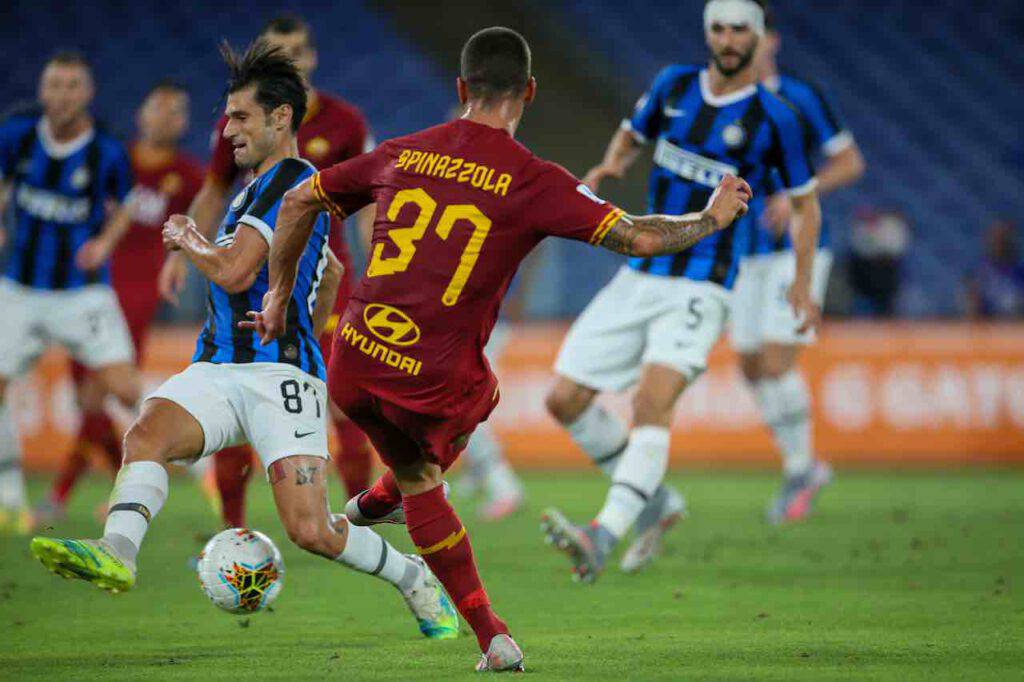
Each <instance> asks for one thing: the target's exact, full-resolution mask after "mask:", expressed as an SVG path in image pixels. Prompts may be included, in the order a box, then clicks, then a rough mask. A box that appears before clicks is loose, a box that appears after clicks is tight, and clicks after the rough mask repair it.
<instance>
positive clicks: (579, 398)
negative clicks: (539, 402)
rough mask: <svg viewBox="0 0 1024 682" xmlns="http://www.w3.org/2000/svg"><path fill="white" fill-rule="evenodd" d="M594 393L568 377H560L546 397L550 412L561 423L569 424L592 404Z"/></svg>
mask: <svg viewBox="0 0 1024 682" xmlns="http://www.w3.org/2000/svg"><path fill="white" fill-rule="evenodd" d="M593 398H594V394H593V391H590V389H586V388H584V387H582V386H580V385H579V384H576V383H574V382H572V381H569V380H568V379H559V380H558V381H557V382H556V383H555V385H554V386H552V387H551V390H550V391H548V394H547V396H546V397H545V399H544V406H545V407H546V408H547V410H548V414H550V415H551V416H552V417H554V418H555V419H556V420H557V421H558V422H559V423H561V424H564V425H568V424H571V423H573V422H574V421H576V419H577V418H578V417H579V416H580V414H581V413H582V412H583V410H585V409H586V408H587V406H588V405H590V402H591V400H593Z"/></svg>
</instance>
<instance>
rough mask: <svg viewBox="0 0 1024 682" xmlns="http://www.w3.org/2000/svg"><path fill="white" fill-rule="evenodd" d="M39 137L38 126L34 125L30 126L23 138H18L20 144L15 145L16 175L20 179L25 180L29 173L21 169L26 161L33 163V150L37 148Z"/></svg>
mask: <svg viewBox="0 0 1024 682" xmlns="http://www.w3.org/2000/svg"><path fill="white" fill-rule="evenodd" d="M38 139H39V133H37V132H36V127H35V126H32V127H31V128H29V129H28V130H27V131H26V132H25V134H24V135H22V137H21V139H20V140H18V144H16V145H15V149H16V150H17V151H16V152H15V153H14V175H15V177H17V178H18V179H19V180H24V178H25V175H27V173H25V172H23V171H21V170H20V169H21V168H22V165H23V164H25V163H31V160H32V150H33V149H35V146H36V141H37V140H38Z"/></svg>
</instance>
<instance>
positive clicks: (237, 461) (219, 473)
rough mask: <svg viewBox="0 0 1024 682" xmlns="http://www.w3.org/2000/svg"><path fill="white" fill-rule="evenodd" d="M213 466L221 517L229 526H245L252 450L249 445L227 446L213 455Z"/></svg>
mask: <svg viewBox="0 0 1024 682" xmlns="http://www.w3.org/2000/svg"><path fill="white" fill-rule="evenodd" d="M213 467H214V468H213V471H214V474H215V475H216V479H217V492H219V493H220V503H221V518H222V519H223V520H224V523H225V524H227V526H228V527H229V528H245V488H246V485H247V484H248V483H249V477H250V476H251V475H252V450H250V449H249V446H248V445H238V446H236V447H233V448H225V449H223V450H221V451H220V452H218V453H217V454H215V455H214V456H213Z"/></svg>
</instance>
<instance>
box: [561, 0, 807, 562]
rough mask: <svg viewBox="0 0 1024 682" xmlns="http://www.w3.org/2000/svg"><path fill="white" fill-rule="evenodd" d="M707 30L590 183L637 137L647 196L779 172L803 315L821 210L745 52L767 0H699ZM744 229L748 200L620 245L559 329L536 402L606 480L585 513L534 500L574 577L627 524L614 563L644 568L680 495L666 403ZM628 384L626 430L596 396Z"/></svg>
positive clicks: (614, 173)
mask: <svg viewBox="0 0 1024 682" xmlns="http://www.w3.org/2000/svg"><path fill="white" fill-rule="evenodd" d="M704 30H705V38H706V40H707V44H708V47H709V49H710V51H711V58H710V60H709V63H708V64H706V65H696V66H681V65H676V66H669V67H667V68H666V69H664V70H663V71H662V72H661V73H660V74H659V75H658V76H657V78H656V79H655V81H654V83H653V85H652V86H651V88H650V90H649V91H648V92H647V93H646V94H645V95H644V96H643V97H641V98H640V101H639V102H638V103H637V106H636V111H635V112H634V113H633V115H632V117H631V118H629V119H627V120H626V121H624V122H623V125H622V127H621V128H620V129H619V130H618V131H617V132H616V133H615V135H614V137H613V138H612V141H611V144H610V145H609V147H608V150H607V151H606V153H605V157H604V160H603V161H602V162H601V164H600V165H599V166H597V167H596V168H594V169H593V170H591V171H590V173H589V174H588V177H587V180H588V183H589V184H590V185H591V187H592V188H596V187H597V185H598V183H599V182H600V181H601V180H602V179H603V178H605V177H608V176H611V177H619V176H621V175H622V174H623V173H625V171H626V169H627V168H628V167H629V166H630V164H631V163H632V162H633V161H635V160H636V158H637V157H638V155H639V152H640V149H641V147H642V146H643V145H644V144H645V143H647V142H653V143H654V145H655V149H654V169H653V171H652V172H651V181H650V194H649V202H650V209H651V210H652V211H658V212H661V211H664V212H666V213H686V212H687V211H692V210H695V209H696V208H698V207H700V206H702V205H704V203H705V202H706V201H707V198H708V196H709V195H710V194H711V192H712V191H713V190H714V188H715V185H716V184H717V183H718V181H719V179H720V178H721V177H722V176H723V175H729V174H737V175H740V176H741V177H743V178H744V179H746V180H747V181H748V182H749V183H750V184H751V186H752V187H754V196H755V198H756V197H758V196H764V195H765V194H766V192H767V186H768V182H769V180H770V179H771V177H772V174H773V173H777V174H778V176H779V181H780V183H781V188H782V191H784V192H785V193H786V194H787V195H788V196H789V198H790V200H791V201H792V203H793V219H792V221H791V226H790V228H791V230H792V233H793V248H794V252H795V261H796V265H795V268H796V274H795V279H794V280H793V283H792V286H791V287H790V288H789V290H788V292H787V294H786V296H787V299H788V301H789V304H790V305H791V306H792V307H793V311H794V312H793V315H794V319H796V320H798V321H799V322H798V324H799V325H800V326H801V327H804V328H809V327H811V326H812V325H813V324H815V322H816V319H817V315H818V311H817V306H816V305H815V303H814V299H813V297H812V295H811V273H812V264H813V260H814V251H815V246H816V244H817V240H818V229H819V225H820V222H821V214H820V208H819V205H818V197H817V192H816V190H815V184H816V181H815V178H814V173H813V170H812V166H811V162H810V159H809V157H808V153H807V150H806V147H805V142H804V129H803V122H802V120H801V119H800V116H799V114H798V113H797V112H796V111H795V110H794V109H793V108H792V107H791V106H790V105H789V104H788V103H786V102H784V101H783V100H781V99H780V98H779V97H777V96H776V95H775V94H773V93H772V92H771V91H769V90H768V89H767V88H765V87H763V86H761V85H759V84H758V74H757V71H756V70H755V68H754V65H753V57H754V52H755V50H756V48H757V44H758V41H759V39H760V38H761V37H762V35H763V34H764V7H763V6H762V4H761V3H760V2H755V1H754V0H712V1H711V2H708V3H707V5H706V6H705V9H704ZM754 232H755V226H754V224H753V218H752V216H750V215H748V216H746V217H745V218H744V219H743V220H740V221H738V222H737V223H736V224H735V225H734V226H733V227H732V228H731V229H729V230H725V231H723V232H721V233H718V234H715V235H713V236H711V237H709V238H708V239H705V240H703V241H701V242H700V243H698V244H697V245H696V246H695V247H694V248H693V249H690V250H689V251H687V252H685V253H682V254H678V255H674V256H664V257H656V258H633V259H631V260H630V261H629V263H628V265H626V266H625V267H623V268H622V269H621V270H620V271H619V273H618V274H617V275H616V276H615V278H614V279H613V280H612V281H611V282H610V283H609V284H608V285H606V286H605V288H604V289H603V290H602V291H601V292H600V293H598V295H597V297H596V298H595V299H594V300H593V301H591V303H590V305H588V306H587V308H586V310H584V311H583V313H582V314H581V315H580V317H579V318H578V319H577V320H576V322H575V323H574V324H573V326H572V328H571V329H570V330H569V333H568V335H567V336H566V338H565V341H564V343H563V345H562V349H561V351H560V352H559V355H558V359H557V362H556V364H555V371H556V373H557V374H558V380H557V382H556V384H555V386H554V388H553V389H552V390H551V393H550V394H549V395H548V399H547V405H548V409H549V410H550V412H551V414H552V415H554V417H555V418H556V419H557V420H558V421H559V422H560V423H561V424H562V425H563V426H565V428H566V429H567V430H568V431H569V434H570V435H571V437H572V439H573V440H574V441H575V442H576V444H577V445H579V446H580V448H581V449H583V450H584V452H586V453H587V454H588V455H589V456H590V457H591V458H592V459H593V460H594V461H595V462H597V463H598V464H599V465H600V466H601V468H602V469H603V470H604V471H605V472H606V473H608V475H609V476H610V477H611V480H612V484H611V487H610V489H609V490H608V495H607V498H606V500H605V503H604V506H603V507H602V508H601V510H600V512H599V513H598V514H597V516H596V517H595V519H594V521H593V523H591V524H589V525H588V526H587V527H586V528H580V527H577V526H575V525H574V524H571V523H569V521H568V520H567V519H566V518H565V517H564V516H563V515H562V514H561V513H559V512H558V510H554V509H553V510H550V511H549V512H548V513H547V514H546V515H545V520H544V525H545V529H546V532H547V536H548V539H549V540H551V541H553V543H554V545H555V546H556V547H559V548H560V549H563V550H565V551H566V552H567V553H568V554H569V556H570V559H571V561H572V563H573V569H574V572H575V577H576V578H577V579H579V580H582V581H584V582H590V581H592V580H594V579H595V578H596V577H597V575H598V574H599V573H600V572H601V570H602V569H603V567H604V564H605V561H606V559H607V557H608V555H609V554H610V553H611V551H612V549H613V548H614V547H615V545H616V544H617V543H618V542H619V540H620V539H622V537H623V536H624V535H625V534H626V533H627V532H628V531H629V530H630V528H631V527H634V526H636V527H635V530H636V531H637V539H636V540H635V541H634V543H633V545H632V546H631V547H630V548H629V549H628V550H627V551H626V553H625V555H624V556H623V560H622V565H621V568H622V569H623V570H625V571H635V570H638V569H640V568H642V567H643V566H644V565H646V564H647V563H648V562H649V561H650V560H651V558H652V557H653V556H655V553H656V550H657V547H658V544H659V541H660V538H661V535H662V534H663V533H664V531H665V529H667V528H668V527H669V525H670V524H671V521H672V520H673V518H674V517H675V518H677V517H678V515H679V512H680V511H681V508H682V500H681V498H680V497H679V495H678V493H676V492H675V491H672V490H670V489H668V488H666V487H665V486H663V485H662V479H663V478H664V476H665V472H666V469H667V466H668V456H669V427H670V424H671V420H672V411H673V408H674V406H675V403H676V401H677V399H678V398H679V396H680V395H681V394H682V392H683V391H684V390H685V389H686V387H687V386H689V385H691V384H692V383H693V382H694V381H695V380H696V379H697V377H698V376H700V374H701V373H702V372H703V371H704V369H705V368H706V367H707V357H708V353H710V352H711V349H712V347H713V346H714V345H715V343H716V342H717V340H718V338H719V336H720V335H721V332H722V329H723V327H724V325H725V322H726V319H727V318H728V314H729V294H730V289H731V288H732V287H733V285H734V282H735V281H736V274H737V271H738V269H739V261H740V258H741V257H742V256H744V255H746V254H747V253H748V252H749V250H750V245H751V241H752V239H753V238H754ZM634 385H635V386H636V391H635V393H634V395H633V399H632V408H633V409H632V413H633V414H632V426H631V428H630V430H628V431H627V429H626V427H625V425H624V424H622V422H621V421H619V420H618V419H617V418H616V417H614V416H612V415H610V414H609V413H608V412H607V411H605V410H604V409H603V408H601V406H600V405H598V404H597V403H596V402H595V401H594V398H595V397H596V396H597V394H598V393H600V392H602V391H622V390H625V389H626V388H629V387H631V386H634Z"/></svg>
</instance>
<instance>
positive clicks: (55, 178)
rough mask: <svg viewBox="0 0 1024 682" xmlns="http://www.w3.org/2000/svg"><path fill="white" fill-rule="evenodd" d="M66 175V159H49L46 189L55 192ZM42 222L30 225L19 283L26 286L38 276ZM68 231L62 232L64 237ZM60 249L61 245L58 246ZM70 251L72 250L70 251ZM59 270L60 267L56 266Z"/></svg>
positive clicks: (44, 183) (45, 177)
mask: <svg viewBox="0 0 1024 682" xmlns="http://www.w3.org/2000/svg"><path fill="white" fill-rule="evenodd" d="M63 173H64V159H54V158H51V157H47V159H46V171H45V172H44V173H43V186H44V187H46V189H52V190H55V189H57V187H58V186H59V185H60V178H61V175H63ZM41 223H42V221H40V220H37V219H33V220H32V221H31V222H30V223H29V236H28V246H27V247H26V249H25V260H23V261H21V274H20V276H19V277H18V281H19V282H21V283H22V284H24V285H25V286H29V287H30V286H32V280H34V279H35V276H36V261H37V260H39V254H38V253H37V252H38V250H39V231H40V227H41ZM65 233H66V230H61V235H62V236H63V235H64V234H65ZM57 248H58V250H59V249H60V244H58V246H57ZM69 250H70V249H69ZM54 267H55V268H59V265H55V266H54Z"/></svg>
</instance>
